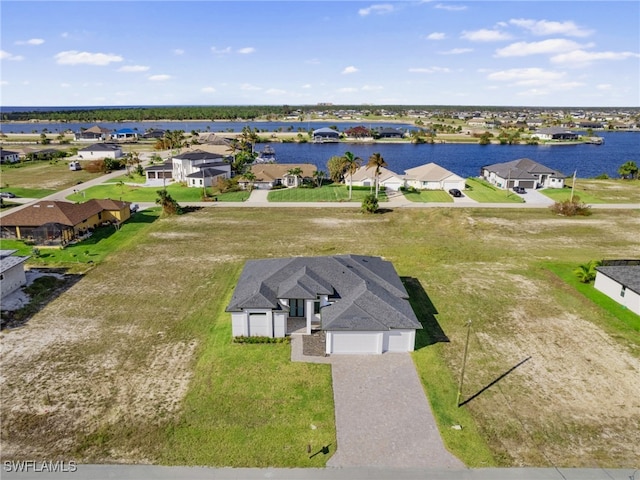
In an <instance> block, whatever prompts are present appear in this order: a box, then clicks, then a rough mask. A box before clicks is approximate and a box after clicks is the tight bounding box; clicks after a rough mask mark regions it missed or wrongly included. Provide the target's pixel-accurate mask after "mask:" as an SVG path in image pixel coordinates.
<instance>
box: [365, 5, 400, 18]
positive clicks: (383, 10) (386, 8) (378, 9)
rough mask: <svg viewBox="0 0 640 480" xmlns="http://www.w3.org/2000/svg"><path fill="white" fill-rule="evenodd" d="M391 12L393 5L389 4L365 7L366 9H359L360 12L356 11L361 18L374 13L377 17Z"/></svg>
mask: <svg viewBox="0 0 640 480" xmlns="http://www.w3.org/2000/svg"><path fill="white" fill-rule="evenodd" d="M391 12H393V5H391V4H389V3H381V4H378V5H371V6H370V7H367V8H361V9H360V10H358V15H360V16H361V17H366V16H367V15H369V14H371V13H375V14H377V15H384V14H387V13H391Z"/></svg>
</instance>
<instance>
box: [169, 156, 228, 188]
mask: <svg viewBox="0 0 640 480" xmlns="http://www.w3.org/2000/svg"><path fill="white" fill-rule="evenodd" d="M171 168H172V175H171V176H172V178H173V180H174V181H176V182H185V183H186V184H187V185H188V186H189V187H203V186H206V187H210V186H211V185H213V184H214V183H215V182H217V180H218V178H230V177H231V164H230V163H229V162H228V161H227V157H225V156H224V155H222V154H220V153H214V152H207V151H204V150H193V151H190V152H185V153H182V154H180V155H176V156H175V157H173V158H172V159H171Z"/></svg>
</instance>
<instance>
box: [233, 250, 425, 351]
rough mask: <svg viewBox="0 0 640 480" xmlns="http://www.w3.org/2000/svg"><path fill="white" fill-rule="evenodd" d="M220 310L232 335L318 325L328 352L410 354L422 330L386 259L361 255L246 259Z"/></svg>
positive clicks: (274, 333)
mask: <svg viewBox="0 0 640 480" xmlns="http://www.w3.org/2000/svg"><path fill="white" fill-rule="evenodd" d="M226 311H227V312H230V313H231V325H232V335H233V336H234V337H238V336H265V337H284V336H286V335H288V334H290V333H292V332H293V331H297V330H301V331H303V332H304V333H305V334H311V333H312V331H313V330H322V331H324V332H325V340H326V346H325V352H326V354H380V353H384V352H410V351H413V350H414V348H415V334H416V329H419V328H422V325H421V324H420V322H419V321H418V319H417V317H416V315H415V313H414V312H413V309H412V308H411V305H410V304H409V295H408V293H407V291H406V289H405V287H404V285H403V284H402V281H401V280H400V277H398V274H397V273H396V271H395V269H394V267H393V265H392V264H391V262H388V261H385V260H383V259H382V258H380V257H370V256H361V255H335V256H325V257H295V258H273V259H265V260H249V261H248V262H247V263H246V264H245V267H244V269H243V271H242V274H241V275H240V279H239V280H238V284H237V285H236V288H235V291H234V292H233V296H232V298H231V302H230V303H229V305H228V306H227V309H226ZM301 333H302V332H301Z"/></svg>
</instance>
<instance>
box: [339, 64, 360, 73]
mask: <svg viewBox="0 0 640 480" xmlns="http://www.w3.org/2000/svg"><path fill="white" fill-rule="evenodd" d="M357 71H358V69H357V68H356V67H354V66H353V65H349V66H348V67H346V68H345V69H344V70H342V74H343V75H349V74H350V73H356V72H357Z"/></svg>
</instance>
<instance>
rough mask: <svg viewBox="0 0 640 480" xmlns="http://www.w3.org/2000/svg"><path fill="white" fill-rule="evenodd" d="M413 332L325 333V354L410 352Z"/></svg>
mask: <svg viewBox="0 0 640 480" xmlns="http://www.w3.org/2000/svg"><path fill="white" fill-rule="evenodd" d="M414 345H415V330H413V329H406V330H405V329H402V330H400V329H392V330H384V331H377V332H376V331H373V332H370V331H369V332H367V331H327V332H326V353H327V354H353V355H366V354H380V353H384V352H412V351H413V348H414Z"/></svg>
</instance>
